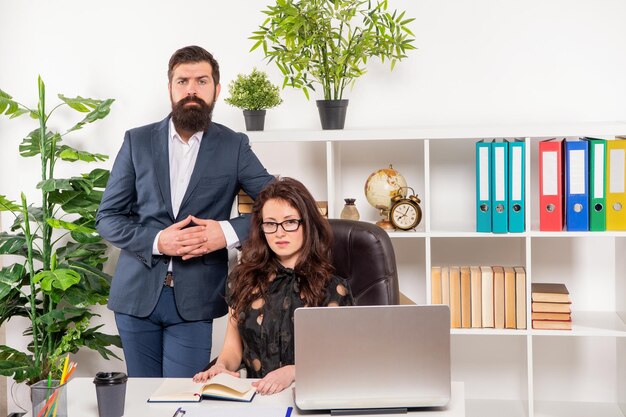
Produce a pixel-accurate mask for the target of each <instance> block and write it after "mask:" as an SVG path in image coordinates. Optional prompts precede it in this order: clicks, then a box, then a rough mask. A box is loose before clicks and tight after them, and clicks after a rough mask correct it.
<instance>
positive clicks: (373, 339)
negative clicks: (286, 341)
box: [294, 305, 450, 410]
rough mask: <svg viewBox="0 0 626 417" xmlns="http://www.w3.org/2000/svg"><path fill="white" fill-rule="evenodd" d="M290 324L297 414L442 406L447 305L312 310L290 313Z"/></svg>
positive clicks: (446, 391)
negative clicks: (293, 330)
mask: <svg viewBox="0 0 626 417" xmlns="http://www.w3.org/2000/svg"><path fill="white" fill-rule="evenodd" d="M294 320H295V355H296V356H295V363H296V390H295V403H296V405H297V406H298V407H299V408H300V409H302V410H335V409H336V410H341V409H369V408H414V407H426V406H442V405H445V404H447V403H448V401H449V399H450V310H449V308H448V306H444V305H424V306H418V305H394V306H354V307H311V308H301V309H298V310H296V312H295V316H294Z"/></svg>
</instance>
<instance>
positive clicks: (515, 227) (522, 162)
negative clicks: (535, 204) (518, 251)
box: [507, 139, 526, 233]
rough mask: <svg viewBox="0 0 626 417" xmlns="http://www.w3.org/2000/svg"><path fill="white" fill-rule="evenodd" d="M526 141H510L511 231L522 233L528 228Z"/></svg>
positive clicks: (509, 187)
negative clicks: (526, 221) (526, 225)
mask: <svg viewBox="0 0 626 417" xmlns="http://www.w3.org/2000/svg"><path fill="white" fill-rule="evenodd" d="M525 150H526V143H525V142H524V140H523V139H515V140H513V141H511V142H509V175H508V182H507V184H508V195H509V206H508V211H509V232H514V233H521V232H523V231H525V230H526V228H525V217H526V203H525V202H526V186H525V182H526V176H525V173H526V168H525V167H526V152H525Z"/></svg>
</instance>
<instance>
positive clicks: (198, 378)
mask: <svg viewBox="0 0 626 417" xmlns="http://www.w3.org/2000/svg"><path fill="white" fill-rule="evenodd" d="M221 373H225V374H230V375H232V376H235V377H237V378H239V372H232V371H229V370H228V369H226V367H225V366H224V364H221V363H216V364H215V365H213V366H212V367H210V368H209V370H208V371H204V372H198V373H197V374H195V375H194V376H193V381H194V382H207V380H209V379H211V378H213V377H214V376H215V375H217V374H221Z"/></svg>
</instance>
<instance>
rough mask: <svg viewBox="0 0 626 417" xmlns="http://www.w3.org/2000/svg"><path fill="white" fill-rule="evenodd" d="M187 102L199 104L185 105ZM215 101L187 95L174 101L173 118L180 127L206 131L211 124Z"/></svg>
mask: <svg viewBox="0 0 626 417" xmlns="http://www.w3.org/2000/svg"><path fill="white" fill-rule="evenodd" d="M187 103H197V104H198V106H185V104H187ZM214 106H215V102H212V103H211V104H207V103H206V102H205V101H204V100H202V99H201V98H198V97H196V96H187V97H185V98H183V99H181V100H179V101H178V102H177V103H172V120H173V121H174V126H176V127H177V128H178V129H182V130H187V131H189V132H199V131H205V130H207V129H208V128H209V125H210V124H211V116H212V115H213V107H214Z"/></svg>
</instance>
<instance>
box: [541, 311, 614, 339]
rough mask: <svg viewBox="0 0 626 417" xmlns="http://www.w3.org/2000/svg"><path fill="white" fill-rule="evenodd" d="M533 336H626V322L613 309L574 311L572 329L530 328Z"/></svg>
mask: <svg viewBox="0 0 626 417" xmlns="http://www.w3.org/2000/svg"><path fill="white" fill-rule="evenodd" d="M530 334H531V335H533V336H563V337H568V336H592V337H626V324H625V323H624V322H623V321H622V319H621V318H620V317H619V316H618V315H617V314H616V313H615V312H611V311H573V312H572V330H535V329H532V330H530Z"/></svg>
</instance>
